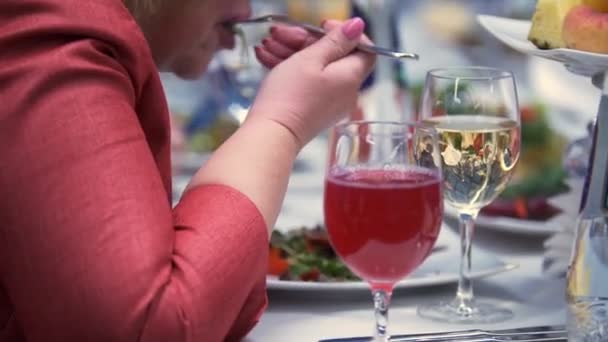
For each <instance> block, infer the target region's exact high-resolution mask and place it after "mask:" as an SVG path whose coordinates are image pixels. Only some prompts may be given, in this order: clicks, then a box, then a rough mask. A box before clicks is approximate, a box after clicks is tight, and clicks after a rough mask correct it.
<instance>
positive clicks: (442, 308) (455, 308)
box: [418, 300, 513, 324]
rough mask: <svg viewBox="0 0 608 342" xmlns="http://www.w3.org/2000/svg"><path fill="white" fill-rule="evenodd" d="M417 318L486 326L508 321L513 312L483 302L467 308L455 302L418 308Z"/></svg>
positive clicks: (475, 302) (476, 302)
mask: <svg viewBox="0 0 608 342" xmlns="http://www.w3.org/2000/svg"><path fill="white" fill-rule="evenodd" d="M418 316H420V317H422V318H426V319H429V320H432V321H436V322H441V323H457V324H486V323H501V322H505V321H508V320H510V319H511V318H513V311H511V310H509V309H506V308H503V307H501V306H499V305H496V304H493V303H489V302H485V301H474V302H472V304H471V305H470V306H467V305H464V304H461V302H460V301H458V300H455V301H453V302H451V303H443V302H440V303H436V304H431V305H427V306H422V307H419V308H418Z"/></svg>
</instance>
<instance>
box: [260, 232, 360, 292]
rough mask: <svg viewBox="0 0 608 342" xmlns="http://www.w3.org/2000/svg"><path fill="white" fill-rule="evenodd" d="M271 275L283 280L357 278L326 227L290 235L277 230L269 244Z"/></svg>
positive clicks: (322, 280)
mask: <svg viewBox="0 0 608 342" xmlns="http://www.w3.org/2000/svg"><path fill="white" fill-rule="evenodd" d="M269 252H270V253H269V258H268V275H269V276H273V277H277V278H278V279H280V280H292V281H312V282H339V281H357V280H359V278H358V277H357V276H355V275H354V274H353V273H352V272H351V271H350V270H349V269H348V268H347V267H346V265H344V263H342V261H341V260H340V258H339V257H338V256H337V255H336V253H335V252H334V250H333V248H332V247H331V244H330V243H329V237H328V235H327V232H326V231H325V229H324V228H323V227H321V226H317V227H314V228H312V229H311V228H301V229H298V230H293V231H290V232H289V233H287V234H284V233H281V232H278V231H276V230H275V231H274V232H273V233H272V236H271V239H270V245H269Z"/></svg>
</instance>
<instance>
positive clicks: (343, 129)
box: [334, 120, 439, 136]
mask: <svg viewBox="0 0 608 342" xmlns="http://www.w3.org/2000/svg"><path fill="white" fill-rule="evenodd" d="M363 125H386V126H402V127H403V128H416V129H423V130H426V131H428V132H429V133H432V134H433V135H436V136H438V135H439V133H438V132H437V130H436V129H435V127H434V126H433V125H432V124H429V123H425V122H416V121H392V120H391V121H382V120H354V121H347V122H343V123H339V124H336V125H335V126H334V128H335V129H336V131H337V132H338V134H339V135H348V136H356V135H359V134H358V133H356V132H352V131H349V130H348V127H349V126H359V127H360V126H363ZM367 134H372V135H393V134H381V133H367Z"/></svg>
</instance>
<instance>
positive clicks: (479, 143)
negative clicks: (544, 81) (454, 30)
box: [418, 67, 521, 323]
mask: <svg viewBox="0 0 608 342" xmlns="http://www.w3.org/2000/svg"><path fill="white" fill-rule="evenodd" d="M420 115H421V117H422V120H423V122H425V123H427V124H430V125H433V126H434V127H435V129H436V130H437V131H438V134H439V149H440V154H441V163H442V169H443V183H444V196H445V200H446V202H447V203H448V205H450V206H452V207H453V208H455V209H456V210H457V211H458V214H459V221H460V236H461V256H462V257H461V261H460V281H459V282H458V291H457V294H456V298H455V299H454V300H452V301H451V302H447V303H437V304H432V305H430V306H425V307H421V308H419V309H418V313H419V315H420V316H422V317H424V318H428V319H432V320H435V321H440V322H450V323H496V322H502V321H505V320H508V319H510V318H511V317H512V316H513V313H512V312H511V311H510V310H508V309H506V308H502V307H501V306H500V305H498V304H496V303H493V302H488V301H479V300H476V299H475V298H474V296H473V284H472V281H471V278H470V274H471V247H472V239H473V233H474V223H475V219H476V218H477V216H478V214H479V211H480V210H481V209H482V208H483V207H484V206H486V205H488V204H490V203H491V202H492V201H494V200H495V199H496V197H498V195H499V194H500V193H501V192H502V191H503V190H504V189H505V187H506V186H507V184H508V182H509V181H510V179H511V176H512V173H513V170H514V168H515V165H516V164H517V161H518V159H519V154H520V145H521V124H520V122H521V120H520V111H519V105H518V98H517V89H516V85H515V79H514V77H513V75H512V73H511V72H508V71H503V70H498V69H492V68H483V67H455V68H444V69H436V70H432V71H430V72H429V73H428V75H427V79H426V86H425V90H424V94H423V98H422V108H421V113H420Z"/></svg>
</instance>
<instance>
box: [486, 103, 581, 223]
mask: <svg viewBox="0 0 608 342" xmlns="http://www.w3.org/2000/svg"><path fill="white" fill-rule="evenodd" d="M548 115H549V114H548V110H547V108H546V107H545V106H544V105H542V104H530V105H526V106H523V107H522V108H521V119H522V127H521V129H522V151H521V156H520V159H519V163H518V165H517V168H516V170H515V174H514V175H513V179H512V180H511V183H510V185H509V186H508V187H507V189H506V190H505V191H504V192H503V193H502V194H501V195H500V197H499V198H498V199H497V200H496V201H494V202H493V203H492V204H490V205H489V206H487V207H486V208H484V209H483V210H482V213H483V214H484V215H487V216H507V217H514V218H519V219H526V220H536V221H544V220H547V219H549V218H551V217H553V216H554V215H556V214H558V213H559V212H560V211H559V210H558V209H557V208H554V207H553V206H551V205H550V204H549V202H548V198H550V197H552V196H555V195H558V194H560V193H564V192H567V191H568V190H569V187H568V186H567V184H566V172H565V170H564V168H563V166H562V154H563V151H564V149H565V147H566V143H567V142H566V139H565V138H564V137H562V136H560V135H559V134H557V133H556V132H555V131H554V130H553V129H552V128H551V126H550V125H549V122H548Z"/></svg>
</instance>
